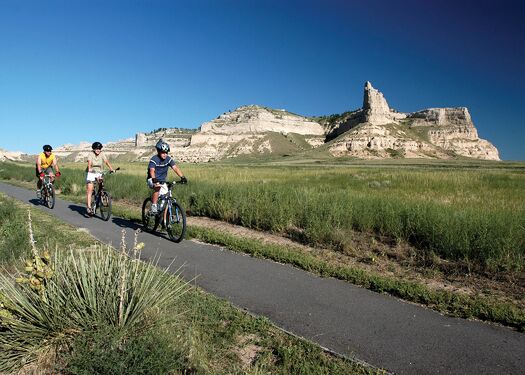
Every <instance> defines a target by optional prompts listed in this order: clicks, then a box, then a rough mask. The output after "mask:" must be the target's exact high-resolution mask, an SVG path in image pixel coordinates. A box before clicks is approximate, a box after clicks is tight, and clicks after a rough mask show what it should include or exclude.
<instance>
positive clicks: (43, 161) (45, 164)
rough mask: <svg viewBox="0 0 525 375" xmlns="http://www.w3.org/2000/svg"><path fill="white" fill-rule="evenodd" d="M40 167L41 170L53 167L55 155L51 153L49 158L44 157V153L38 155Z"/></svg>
mask: <svg viewBox="0 0 525 375" xmlns="http://www.w3.org/2000/svg"><path fill="white" fill-rule="evenodd" d="M39 157H40V167H42V169H47V168H49V167H51V166H52V165H53V160H55V154H53V153H51V155H49V157H47V156H46V154H45V153H44V152H41V153H40V155H39Z"/></svg>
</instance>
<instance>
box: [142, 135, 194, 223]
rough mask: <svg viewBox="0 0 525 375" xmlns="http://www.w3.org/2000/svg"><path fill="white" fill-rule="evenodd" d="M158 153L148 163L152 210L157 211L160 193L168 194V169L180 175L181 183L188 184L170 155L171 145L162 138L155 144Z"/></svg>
mask: <svg viewBox="0 0 525 375" xmlns="http://www.w3.org/2000/svg"><path fill="white" fill-rule="evenodd" d="M155 148H156V149H157V155H154V156H152V157H151V159H150V161H149V164H148V177H147V182H148V187H149V188H150V189H153V193H152V194H151V203H152V204H151V212H152V213H157V201H158V199H159V195H162V194H166V193H167V192H168V187H167V186H166V178H167V177H168V170H169V169H170V168H171V169H173V171H174V172H175V174H176V175H177V176H179V177H180V180H181V183H183V184H186V183H187V182H188V180H187V179H186V177H185V176H184V174H183V173H182V171H181V170H180V168H179V166H178V165H176V164H175V161H174V160H173V159H172V158H171V157H170V156H169V155H168V153H169V152H170V145H169V144H167V143H166V142H164V140H162V139H160V140H159V141H158V142H157V144H156V145H155Z"/></svg>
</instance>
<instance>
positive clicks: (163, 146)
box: [155, 139, 170, 152]
mask: <svg viewBox="0 0 525 375" xmlns="http://www.w3.org/2000/svg"><path fill="white" fill-rule="evenodd" d="M155 148H156V149H157V151H164V152H170V145H169V144H167V143H166V142H164V141H163V140H162V139H161V140H159V141H158V142H157V144H156V145H155Z"/></svg>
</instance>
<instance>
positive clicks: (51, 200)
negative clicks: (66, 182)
mask: <svg viewBox="0 0 525 375" xmlns="http://www.w3.org/2000/svg"><path fill="white" fill-rule="evenodd" d="M54 177H55V176H54V175H51V174H46V175H44V179H43V180H42V187H41V188H40V193H39V195H40V196H39V197H38V198H39V199H40V203H42V204H43V205H44V206H47V207H48V208H51V209H52V208H53V207H55V186H54V185H53V181H54Z"/></svg>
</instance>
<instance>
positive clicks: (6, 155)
mask: <svg viewBox="0 0 525 375" xmlns="http://www.w3.org/2000/svg"><path fill="white" fill-rule="evenodd" d="M27 156H28V155H26V154H24V153H22V152H19V151H6V150H2V149H1V148H0V161H20V160H23V159H25V157H27Z"/></svg>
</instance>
